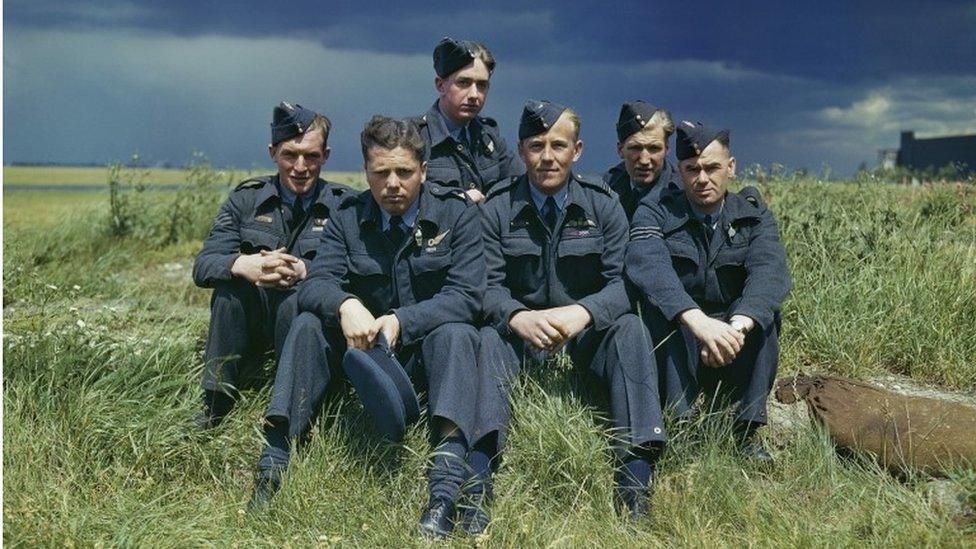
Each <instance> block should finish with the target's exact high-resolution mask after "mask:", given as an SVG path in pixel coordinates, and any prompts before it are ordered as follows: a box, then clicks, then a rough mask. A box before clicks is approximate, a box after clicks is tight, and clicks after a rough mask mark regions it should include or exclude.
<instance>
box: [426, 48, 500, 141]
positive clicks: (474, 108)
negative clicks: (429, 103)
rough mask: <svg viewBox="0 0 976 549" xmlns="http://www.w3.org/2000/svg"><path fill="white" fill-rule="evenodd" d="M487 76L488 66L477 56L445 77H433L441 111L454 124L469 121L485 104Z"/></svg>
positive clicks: (462, 123) (489, 76) (488, 75)
mask: <svg viewBox="0 0 976 549" xmlns="http://www.w3.org/2000/svg"><path fill="white" fill-rule="evenodd" d="M489 78H491V74H489V72H488V67H486V66H485V62H484V61H482V60H481V58H479V57H476V58H475V59H474V62H473V63H471V64H470V65H468V66H467V67H465V68H463V69H461V70H459V71H456V72H454V74H451V75H450V76H448V77H447V78H440V77H437V78H435V79H434V86H435V87H436V88H437V93H439V94H440V96H441V97H440V99H439V100H438V104H439V106H440V108H441V112H443V113H444V114H445V115H447V117H448V118H450V119H451V120H452V121H454V123H455V124H459V125H464V124H467V123H468V122H470V121H471V119H472V118H474V117H475V116H478V113H479V112H481V109H482V108H483V107H484V106H485V101H486V100H487V99H488V80H489Z"/></svg>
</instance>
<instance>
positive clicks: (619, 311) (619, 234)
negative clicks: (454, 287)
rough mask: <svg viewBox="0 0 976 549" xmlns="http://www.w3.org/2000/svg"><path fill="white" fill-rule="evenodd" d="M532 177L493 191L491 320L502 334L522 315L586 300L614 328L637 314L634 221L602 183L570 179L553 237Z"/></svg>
mask: <svg viewBox="0 0 976 549" xmlns="http://www.w3.org/2000/svg"><path fill="white" fill-rule="evenodd" d="M530 184H531V183H529V180H528V178H527V177H526V176H524V175H523V176H521V177H517V178H512V179H511V180H509V181H508V182H507V183H505V182H502V183H499V184H498V185H496V187H495V188H494V189H492V192H491V194H490V195H489V196H488V199H487V200H486V201H485V203H484V204H483V206H482V210H483V214H484V227H485V262H486V263H487V266H488V293H487V295H486V296H485V315H486V317H487V320H488V322H490V323H491V324H492V325H493V326H494V327H495V329H496V330H498V332H499V333H500V334H503V335H507V334H511V329H510V327H509V325H508V320H509V319H510V318H511V316H512V315H513V314H514V313H515V312H517V311H520V310H525V309H533V310H537V309H548V308H551V307H560V306H563V305H571V304H574V303H578V304H579V305H582V306H583V307H585V308H586V310H587V311H589V312H590V314H591V315H592V316H593V326H594V328H595V329H596V330H598V331H600V330H606V329H607V328H609V327H610V325H611V324H612V323H613V322H614V321H615V320H617V318H619V317H620V316H621V315H623V314H624V313H626V312H628V311H629V310H630V302H629V300H628V298H627V292H626V289H625V288H624V280H623V260H624V253H625V249H626V245H627V219H626V217H625V216H624V212H623V209H622V208H621V207H620V203H619V202H617V198H616V196H615V195H614V194H613V193H612V192H611V191H610V189H609V188H608V187H607V186H606V185H605V184H603V183H602V182H598V181H597V182H594V181H589V180H586V179H583V178H581V177H579V176H577V175H575V174H572V175H570V179H569V183H567V184H568V185H569V188H568V194H567V196H566V203H565V205H564V207H563V209H562V213H561V214H560V217H559V218H558V220H557V222H556V230H555V231H553V233H554V234H553V235H550V234H549V229H548V228H547V227H546V226H545V223H544V222H543V221H542V219H541V218H540V216H539V214H538V210H537V209H536V207H535V204H534V203H533V202H532V197H531V196H530V194H529V185H530Z"/></svg>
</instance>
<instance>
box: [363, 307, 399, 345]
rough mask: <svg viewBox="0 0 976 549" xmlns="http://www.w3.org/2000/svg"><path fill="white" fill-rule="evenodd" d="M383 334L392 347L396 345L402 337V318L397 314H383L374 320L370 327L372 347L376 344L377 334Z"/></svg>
mask: <svg viewBox="0 0 976 549" xmlns="http://www.w3.org/2000/svg"><path fill="white" fill-rule="evenodd" d="M378 334H383V337H385V338H386V342H387V343H389V344H390V349H393V348H394V347H396V344H397V341H398V340H399V339H400V319H399V318H397V316H396V315H395V314H392V313H391V314H388V315H383V316H381V317H379V318H377V319H376V320H374V321H373V325H372V326H371V327H370V328H369V340H370V347H372V346H373V345H375V344H376V336H377V335H378Z"/></svg>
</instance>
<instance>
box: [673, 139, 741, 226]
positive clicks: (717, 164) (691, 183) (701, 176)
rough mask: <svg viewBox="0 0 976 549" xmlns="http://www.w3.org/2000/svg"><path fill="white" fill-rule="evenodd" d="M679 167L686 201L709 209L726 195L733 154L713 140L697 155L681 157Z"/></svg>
mask: <svg viewBox="0 0 976 549" xmlns="http://www.w3.org/2000/svg"><path fill="white" fill-rule="evenodd" d="M679 169H680V171H681V179H683V180H684V183H685V194H686V195H687V196H688V201H689V202H691V203H692V204H693V205H694V206H696V207H697V208H698V209H699V210H702V211H703V212H706V213H712V212H713V211H714V210H715V209H717V208H718V206H719V204H721V202H722V198H724V197H725V190H726V188H727V187H728V184H729V180H730V179H732V178H733V177H735V158H734V157H733V156H732V155H731V154H730V152H729V150H728V149H726V148H725V147H724V146H723V145H722V144H721V143H719V142H718V141H712V142H711V143H709V144H708V146H707V147H705V150H703V151H702V152H701V154H699V155H698V156H693V157H691V158H688V159H685V160H682V161H681V164H680V165H679Z"/></svg>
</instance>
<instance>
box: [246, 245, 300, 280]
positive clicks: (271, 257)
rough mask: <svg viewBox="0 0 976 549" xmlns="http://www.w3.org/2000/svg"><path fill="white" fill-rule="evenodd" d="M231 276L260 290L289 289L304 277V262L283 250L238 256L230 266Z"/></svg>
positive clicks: (262, 251)
mask: <svg viewBox="0 0 976 549" xmlns="http://www.w3.org/2000/svg"><path fill="white" fill-rule="evenodd" d="M230 272H231V274H232V275H234V276H237V277H240V278H243V279H244V280H247V281H248V282H250V283H252V284H254V285H255V286H258V287H261V288H281V289H287V288H291V287H292V286H294V285H295V283H297V282H298V281H300V280H304V279H305V276H306V274H307V273H306V270H305V262H303V261H302V260H301V259H298V258H297V257H295V256H293V255H290V254H288V253H285V248H278V249H277V250H273V251H270V252H269V251H267V250H261V251H260V252H259V253H256V254H247V255H240V256H238V257H237V259H236V260H235V261H234V264H233V265H232V266H231V269H230Z"/></svg>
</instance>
